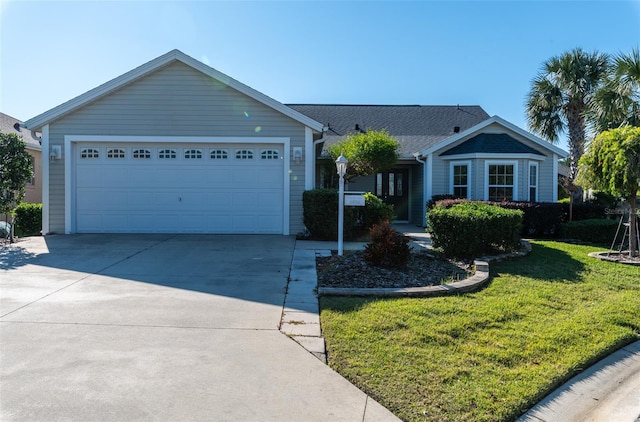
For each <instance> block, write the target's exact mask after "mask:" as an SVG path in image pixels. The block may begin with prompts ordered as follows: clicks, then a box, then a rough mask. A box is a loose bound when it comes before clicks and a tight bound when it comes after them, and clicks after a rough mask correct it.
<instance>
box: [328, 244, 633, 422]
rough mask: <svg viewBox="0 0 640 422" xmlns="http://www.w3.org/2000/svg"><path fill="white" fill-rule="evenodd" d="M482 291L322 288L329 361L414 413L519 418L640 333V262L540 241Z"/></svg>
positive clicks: (406, 416) (418, 416)
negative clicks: (346, 292) (356, 293)
mask: <svg viewBox="0 0 640 422" xmlns="http://www.w3.org/2000/svg"><path fill="white" fill-rule="evenodd" d="M532 243H533V245H532V246H533V251H532V253H531V255H529V256H528V257H525V258H520V259H517V260H514V261H508V262H502V263H497V264H492V265H491V275H492V277H493V279H492V281H491V284H490V285H489V286H488V287H487V288H486V289H484V290H482V291H480V292H477V293H470V294H464V295H459V296H450V297H440V298H424V299H363V298H335V297H323V298H321V301H320V307H321V322H322V330H323V333H324V336H325V340H326V344H327V353H328V359H329V364H330V366H331V367H332V368H334V369H335V370H336V371H338V372H339V373H341V374H342V375H343V376H345V377H346V378H347V379H349V380H350V381H351V382H352V383H354V384H355V385H357V386H358V387H359V388H361V389H362V390H363V391H365V392H366V393H368V394H369V395H371V396H372V397H373V398H374V399H376V400H377V401H379V402H380V403H381V404H382V405H384V406H385V407H387V408H388V409H390V410H391V411H392V412H394V413H395V414H396V415H398V416H399V417H400V418H401V419H403V420H407V421H474V422H475V421H510V420H514V419H516V418H517V417H518V416H519V415H521V414H522V413H523V412H525V411H526V410H527V409H528V408H529V407H531V406H533V405H534V404H535V403H537V402H538V401H539V400H540V399H541V398H542V397H544V396H545V395H546V394H547V393H548V392H549V391H550V390H552V389H553V388H554V387H556V386H558V385H559V384H560V383H562V382H564V381H566V380H567V379H568V378H570V377H571V376H572V375H574V374H576V373H577V372H579V371H580V370H581V369H582V368H585V367H587V366H588V365H589V364H591V363H593V362H594V361H596V360H598V359H599V358H601V357H603V356H604V355H606V354H608V353H609V352H611V351H613V350H615V349H617V348H619V347H621V346H623V345H625V344H628V343H630V342H632V341H635V340H637V339H638V335H639V334H640V268H639V267H634V266H628V265H620V264H614V263H610V262H603V261H599V260H596V259H594V258H589V257H588V256H587V253H588V252H591V251H594V250H596V249H595V248H593V247H589V246H578V245H571V244H566V243H559V242H532Z"/></svg>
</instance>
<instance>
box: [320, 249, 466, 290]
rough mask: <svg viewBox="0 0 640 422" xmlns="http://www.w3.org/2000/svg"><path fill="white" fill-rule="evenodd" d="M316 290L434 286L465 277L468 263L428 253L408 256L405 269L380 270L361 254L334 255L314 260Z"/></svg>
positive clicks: (423, 252)
mask: <svg viewBox="0 0 640 422" xmlns="http://www.w3.org/2000/svg"><path fill="white" fill-rule="evenodd" d="M316 269H317V271H318V286H319V287H353V288H403V287H424V286H434V285H440V284H443V283H451V282H453V281H458V280H463V279H465V278H467V275H468V270H469V269H470V267H469V264H465V263H462V262H454V261H449V260H447V259H444V258H442V257H441V256H439V255H437V254H435V253H432V252H427V251H420V252H416V253H412V254H411V258H410V259H409V262H408V264H407V266H406V267H404V268H397V269H396V268H394V269H391V268H381V267H375V266H373V265H370V264H369V263H368V262H367V261H365V259H364V254H363V252H361V251H358V252H345V254H344V255H343V256H342V257H340V256H338V255H337V254H336V253H335V252H334V253H333V254H332V255H331V256H330V257H318V258H316Z"/></svg>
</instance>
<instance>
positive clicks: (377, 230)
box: [364, 221, 411, 268]
mask: <svg viewBox="0 0 640 422" xmlns="http://www.w3.org/2000/svg"><path fill="white" fill-rule="evenodd" d="M369 234H370V235H371V241H370V242H369V243H368V244H367V245H366V246H365V248H364V259H365V260H366V261H367V262H368V263H370V264H371V265H375V266H377V267H385V268H399V267H404V266H405V265H406V264H407V262H408V261H409V256H410V253H411V250H410V249H409V239H407V237H406V236H405V235H403V234H402V233H400V232H398V231H396V230H394V229H393V228H392V227H391V224H390V223H389V222H388V221H384V222H382V223H380V224H376V225H374V226H373V227H371V230H370V231H369Z"/></svg>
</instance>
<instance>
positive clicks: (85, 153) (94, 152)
mask: <svg viewBox="0 0 640 422" xmlns="http://www.w3.org/2000/svg"><path fill="white" fill-rule="evenodd" d="M80 158H100V150H98V149H97V148H82V149H81V150H80Z"/></svg>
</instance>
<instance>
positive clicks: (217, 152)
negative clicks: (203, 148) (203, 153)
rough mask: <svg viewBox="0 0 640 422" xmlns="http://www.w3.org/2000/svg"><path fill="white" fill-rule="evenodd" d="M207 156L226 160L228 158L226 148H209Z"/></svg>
mask: <svg viewBox="0 0 640 422" xmlns="http://www.w3.org/2000/svg"><path fill="white" fill-rule="evenodd" d="M209 158H211V159H212V160H227V159H228V158H229V152H228V151H227V150H226V149H214V150H211V154H210V155H209Z"/></svg>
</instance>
